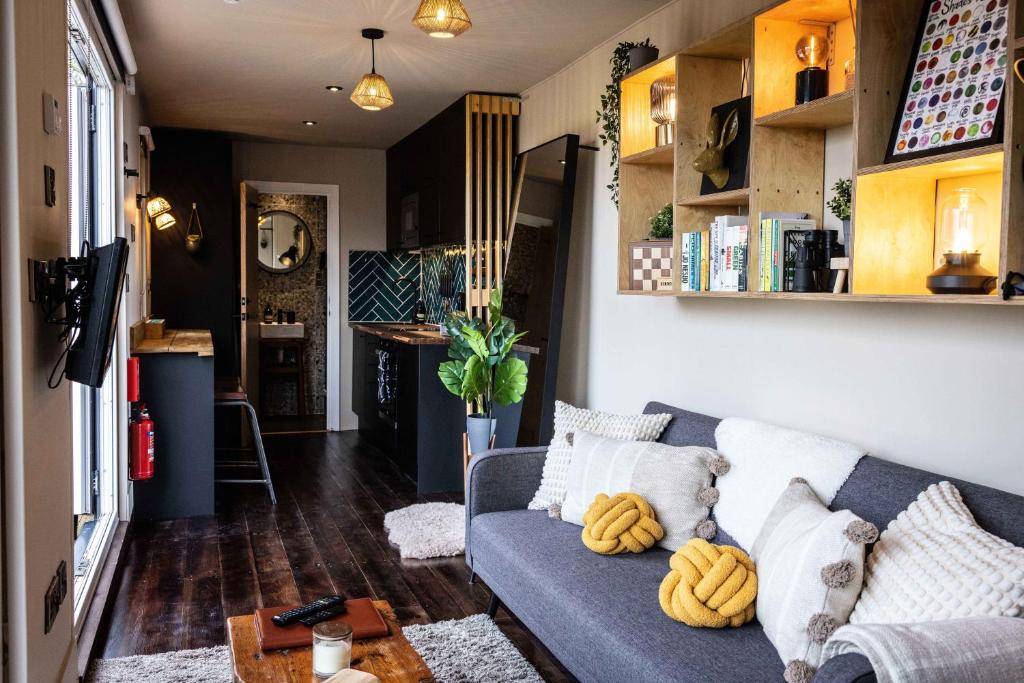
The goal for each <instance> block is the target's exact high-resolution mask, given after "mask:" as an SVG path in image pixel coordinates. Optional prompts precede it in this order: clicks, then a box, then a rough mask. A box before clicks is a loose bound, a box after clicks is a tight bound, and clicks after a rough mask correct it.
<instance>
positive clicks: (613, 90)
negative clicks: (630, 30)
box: [597, 38, 658, 207]
mask: <svg viewBox="0 0 1024 683" xmlns="http://www.w3.org/2000/svg"><path fill="white" fill-rule="evenodd" d="M634 50H637V53H636V54H637V59H638V60H640V59H642V56H641V53H642V52H643V51H647V56H650V51H651V50H653V51H654V52H653V54H654V56H653V57H652V58H651V59H650V60H649V61H654V60H655V59H657V58H658V48H656V47H654V46H653V45H651V39H650V38H647V39H645V40H644V41H643V42H641V43H636V42H631V41H626V42H622V43H619V44H618V45H616V46H615V50H614V51H613V52H612V58H611V60H610V63H611V65H612V82H611V83H609V84H608V85H606V86H605V87H604V94H603V95H601V109H599V110H598V112H597V123H600V124H601V133H600V134H599V135H598V138H599V139H600V140H601V144H604V145H611V147H612V159H611V167H612V169H613V170H612V182H611V184H609V185H608V186H607V187H608V190H610V191H611V195H612V202H614V203H615V206H616V207H618V205H619V114H620V112H619V100H620V98H621V97H622V79H623V78H624V77H625V76H626V74H628V73H629V72H630V71H631V70H633V69H636V68H638V67H634V66H633V64H632V53H633V51H634Z"/></svg>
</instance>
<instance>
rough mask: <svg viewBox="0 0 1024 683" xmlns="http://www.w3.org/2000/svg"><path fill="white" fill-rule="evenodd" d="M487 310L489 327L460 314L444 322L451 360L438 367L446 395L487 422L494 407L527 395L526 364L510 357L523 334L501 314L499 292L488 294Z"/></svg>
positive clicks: (521, 398) (481, 321)
mask: <svg viewBox="0 0 1024 683" xmlns="http://www.w3.org/2000/svg"><path fill="white" fill-rule="evenodd" d="M487 308H488V320H489V323H485V322H484V321H483V320H481V319H480V318H472V319H470V318H469V317H468V316H467V315H466V314H465V313H462V312H457V313H450V314H449V315H448V317H447V318H446V319H445V321H444V327H445V330H446V331H447V332H448V334H449V335H450V337H451V341H450V342H449V343H448V357H449V358H451V359H452V360H449V361H445V362H444V363H441V365H440V366H438V368H437V376H438V377H439V378H440V379H441V383H442V384H444V386H445V388H446V389H448V391H450V392H451V393H453V394H455V395H456V396H458V397H459V398H461V399H462V400H463V401H465V402H466V403H472V404H474V405H475V407H476V411H477V412H479V413H481V414H483V415H485V416H486V417H488V418H490V417H491V414H492V411H493V409H494V404H495V403H497V404H498V405H502V406H507V405H511V404H513V403H519V401H521V400H523V394H524V393H526V378H527V377H526V363H525V362H524V361H523V360H522V359H520V358H516V357H515V356H512V355H509V354H510V353H511V351H512V346H513V345H514V344H515V343H516V342H517V341H519V340H520V339H522V338H523V337H525V336H526V333H525V332H518V333H517V332H516V324H515V321H514V320H512V319H511V318H506V317H504V316H503V315H502V314H501V290H500V289H495V290H492V291H491V301H490V304H489V305H488V307H487Z"/></svg>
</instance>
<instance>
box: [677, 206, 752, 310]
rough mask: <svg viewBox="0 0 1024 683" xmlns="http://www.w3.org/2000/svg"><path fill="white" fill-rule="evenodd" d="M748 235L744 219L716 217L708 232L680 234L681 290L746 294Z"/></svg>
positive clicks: (746, 220) (747, 222)
mask: <svg viewBox="0 0 1024 683" xmlns="http://www.w3.org/2000/svg"><path fill="white" fill-rule="evenodd" d="M749 236H750V227H749V220H748V218H747V216H717V217H716V218H715V220H714V221H713V222H712V223H710V224H709V225H708V229H707V230H694V231H693V232H686V233H683V235H682V238H681V249H680V252H681V253H680V259H681V262H680V265H679V272H680V283H681V288H682V291H684V292H709V291H710V292H744V291H746V290H747V286H748V283H747V263H748V262H749V258H748V248H749V243H750V239H749Z"/></svg>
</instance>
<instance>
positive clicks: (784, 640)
mask: <svg viewBox="0 0 1024 683" xmlns="http://www.w3.org/2000/svg"><path fill="white" fill-rule="evenodd" d="M876 538H878V529H876V528H875V525H874V524H871V523H869V522H865V521H863V520H862V519H860V518H859V517H858V516H857V515H855V514H853V513H852V512H850V511H849V510H842V511H839V512H832V511H830V510H829V509H828V508H827V507H825V505H824V504H822V502H821V499H819V498H818V496H817V495H815V493H814V491H813V490H812V489H811V487H810V486H809V485H808V484H807V481H806V480H804V479H802V478H796V479H793V481H792V482H790V484H789V486H787V487H786V489H785V490H784V491H783V492H782V495H781V496H779V499H778V501H776V503H775V506H774V507H773V508H772V509H771V512H769V513H768V517H767V519H765V522H764V526H763V527H761V532H760V533H759V534H758V536H757V540H756V541H754V547H753V550H752V551H751V553H750V556H751V559H753V560H754V562H755V563H756V564H757V582H758V586H757V620H758V621H759V622H760V623H761V626H762V627H763V628H764V633H765V635H766V636H768V640H770V641H771V642H772V645H774V646H775V649H776V650H777V651H778V653H779V656H780V657H781V658H782V661H783V662H784V663H785V664H786V671H785V675H784V677H785V679H786V681H788V683H805V682H806V681H810V680H811V678H812V677H813V675H814V670H815V669H817V668H818V666H820V664H821V661H822V648H823V646H824V644H825V641H826V640H828V638H829V636H831V635H832V633H833V631H835V630H836V629H837V628H839V627H840V626H842V625H844V624H845V623H846V622H847V620H848V619H849V617H850V611H851V610H852V609H853V605H854V603H856V602H857V594H858V593H860V587H861V582H862V580H863V577H864V545H865V544H866V543H870V542H872V541H874V540H875V539H876Z"/></svg>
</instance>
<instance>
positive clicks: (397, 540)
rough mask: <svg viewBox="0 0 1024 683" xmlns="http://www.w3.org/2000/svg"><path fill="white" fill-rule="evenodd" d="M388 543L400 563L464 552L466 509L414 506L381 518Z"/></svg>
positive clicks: (444, 506) (432, 504) (449, 506)
mask: <svg viewBox="0 0 1024 683" xmlns="http://www.w3.org/2000/svg"><path fill="white" fill-rule="evenodd" d="M384 529H385V530H386V531H387V532H388V540H389V541H391V543H392V544H393V545H396V546H398V551H399V553H400V554H401V556H402V559H403V560H409V559H420V560H422V559H427V558H430V557H452V556H454V555H462V554H464V553H465V552H466V508H465V507H464V506H462V505H459V504H458V503H417V504H416V505H410V506H409V507H404V508H401V509H399V510H393V511H391V512H389V513H387V514H386V515H384Z"/></svg>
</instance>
